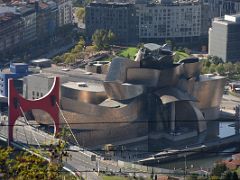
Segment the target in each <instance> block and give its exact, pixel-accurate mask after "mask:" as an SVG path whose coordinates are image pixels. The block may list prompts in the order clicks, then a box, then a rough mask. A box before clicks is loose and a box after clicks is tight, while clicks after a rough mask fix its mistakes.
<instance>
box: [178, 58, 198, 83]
mask: <svg viewBox="0 0 240 180" xmlns="http://www.w3.org/2000/svg"><path fill="white" fill-rule="evenodd" d="M185 60H189V61H190V60H192V59H185ZM181 66H182V71H183V75H184V77H185V78H187V79H189V78H191V77H198V76H199V75H200V73H201V69H202V62H200V61H196V62H195V61H193V62H191V61H190V62H188V61H186V62H185V63H182V64H181Z"/></svg>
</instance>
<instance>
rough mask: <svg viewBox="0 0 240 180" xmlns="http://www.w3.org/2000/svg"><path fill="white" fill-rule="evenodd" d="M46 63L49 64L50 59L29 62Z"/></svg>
mask: <svg viewBox="0 0 240 180" xmlns="http://www.w3.org/2000/svg"><path fill="white" fill-rule="evenodd" d="M46 62H51V59H46V58H42V59H34V60H32V61H31V63H46Z"/></svg>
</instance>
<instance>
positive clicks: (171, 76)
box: [158, 65, 181, 87]
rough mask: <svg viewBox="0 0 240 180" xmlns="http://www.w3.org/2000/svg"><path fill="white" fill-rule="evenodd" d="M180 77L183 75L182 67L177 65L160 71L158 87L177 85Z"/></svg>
mask: <svg viewBox="0 0 240 180" xmlns="http://www.w3.org/2000/svg"><path fill="white" fill-rule="evenodd" d="M180 75H181V67H180V65H175V66H174V67H173V68H169V69H165V70H160V77H159V82H158V87H164V86H174V85H176V84H177V82H178V80H179V77H180Z"/></svg>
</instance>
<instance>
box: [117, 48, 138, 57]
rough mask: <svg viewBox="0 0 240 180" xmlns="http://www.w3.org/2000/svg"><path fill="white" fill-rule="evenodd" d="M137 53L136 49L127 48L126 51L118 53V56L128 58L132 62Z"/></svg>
mask: <svg viewBox="0 0 240 180" xmlns="http://www.w3.org/2000/svg"><path fill="white" fill-rule="evenodd" d="M137 52H138V48H136V47H129V48H127V49H124V50H122V51H120V52H119V53H118V56H121V57H125V58H130V59H131V60H134V58H135V55H136V54H137Z"/></svg>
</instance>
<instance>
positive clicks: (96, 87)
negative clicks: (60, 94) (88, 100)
mask: <svg viewBox="0 0 240 180" xmlns="http://www.w3.org/2000/svg"><path fill="white" fill-rule="evenodd" d="M84 84H85V85H84ZM62 86H65V87H69V88H72V89H76V90H84V91H89V92H104V91H105V89H104V87H103V85H102V84H101V83H93V82H67V83H65V84H62Z"/></svg>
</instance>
